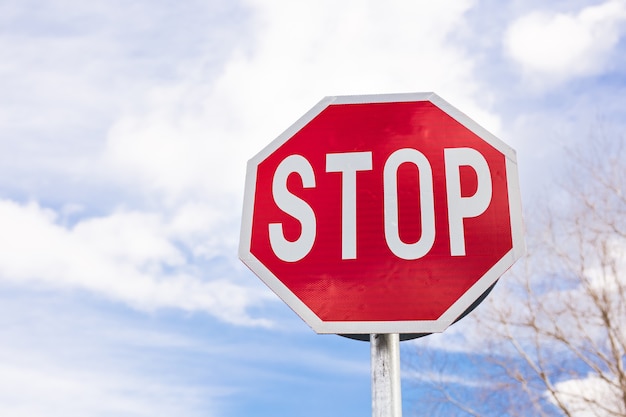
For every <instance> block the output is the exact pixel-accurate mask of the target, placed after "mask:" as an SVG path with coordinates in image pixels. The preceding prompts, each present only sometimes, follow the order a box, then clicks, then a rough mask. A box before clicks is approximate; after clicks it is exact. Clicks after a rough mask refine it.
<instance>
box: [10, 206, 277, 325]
mask: <svg viewBox="0 0 626 417" xmlns="http://www.w3.org/2000/svg"><path fill="white" fill-rule="evenodd" d="M192 211H193V210H192ZM57 217H58V216H57V214H56V213H55V212H54V211H52V210H50V209H45V208H42V207H40V206H39V205H37V204H34V203H31V204H28V205H25V206H22V205H18V204H16V203H14V202H11V201H0V230H2V234H0V253H2V254H3V256H2V257H1V258H0V279H3V280H10V281H13V282H21V283H30V284H32V283H37V284H45V285H46V286H48V287H60V288H67V287H69V288H79V289H84V290H89V291H92V292H95V293H98V294H101V295H104V296H106V297H108V298H111V299H113V300H117V301H122V302H125V303H128V304H130V305H132V306H134V307H136V308H141V309H148V310H151V309H155V308H179V309H183V310H188V311H205V312H208V313H210V314H212V315H214V316H216V317H218V318H220V319H221V320H224V321H226V322H229V323H234V324H241V325H261V326H268V325H269V324H270V323H269V321H267V320H265V319H260V318H252V317H250V316H249V315H248V313H247V309H248V308H249V307H252V306H256V305H259V304H261V303H263V302H265V301H267V300H268V298H269V294H268V293H267V292H265V291H262V290H259V289H255V288H253V287H248V286H246V285H242V284H238V283H237V282H235V281H234V280H233V279H232V278H231V277H220V276H217V277H212V276H207V274H206V273H203V272H202V271H201V270H200V269H199V267H198V266H195V265H193V264H192V261H199V260H202V258H205V259H206V260H210V259H211V257H212V256H217V255H219V253H220V252H216V251H215V249H214V248H213V249H211V248H209V247H207V246H206V245H204V243H203V242H202V241H199V240H198V239H197V237H196V240H195V241H194V240H190V241H189V243H188V244H189V250H190V251H191V252H197V253H198V254H199V257H200V259H198V258H195V259H192V260H189V261H188V260H187V259H186V258H185V254H184V252H183V250H182V249H181V248H179V247H178V246H177V245H176V244H175V242H177V239H181V238H184V237H185V232H186V231H185V225H186V224H187V225H188V224H189V222H190V221H193V219H191V220H189V219H186V218H187V217H188V215H187V212H186V211H181V212H180V213H177V214H176V215H175V216H174V220H173V221H171V220H168V219H167V218H165V215H161V214H154V213H144V212H137V211H118V212H115V213H112V214H110V215H108V216H105V217H97V218H87V219H84V220H81V221H79V222H78V223H77V224H75V225H74V226H73V227H71V228H66V227H64V226H62V225H60V224H59V223H58V222H57V220H56V219H57ZM207 217H210V213H207ZM196 225H197V226H198V227H201V226H202V224H196ZM205 226H207V228H205V229H203V230H200V229H197V230H196V232H197V233H204V234H205V235H206V236H211V234H214V233H219V230H218V229H215V228H212V227H211V226H212V225H211V224H208V225H207V224H205ZM187 233H188V232H187ZM178 242H180V244H181V245H183V246H184V245H185V243H186V242H185V241H183V240H179V241H178ZM194 242H195V244H194ZM197 245H200V246H197ZM203 245H204V246H203ZM221 250H228V249H226V248H221ZM231 251H232V252H233V253H234V248H231Z"/></svg>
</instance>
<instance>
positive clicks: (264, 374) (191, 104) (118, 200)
mask: <svg viewBox="0 0 626 417" xmlns="http://www.w3.org/2000/svg"><path fill="white" fill-rule="evenodd" d="M421 91H434V92H436V93H437V94H438V95H440V96H442V97H443V98H444V99H445V100H447V101H449V102H450V103H452V104H453V105H455V106H456V107H458V108H459V109H461V110H462V111H464V112H465V113H467V114H468V115H469V116H470V117H472V118H473V119H474V120H476V121H477V122H478V123H480V124H482V125H483V126H484V127H486V128H487V129H488V130H490V131H491V132H493V133H494V134H496V135H497V136H499V137H500V138H501V139H503V140H504V141H505V142H507V143H508V144H509V145H511V146H512V147H513V148H515V149H516V150H517V153H518V163H519V170H520V181H521V186H522V192H523V203H524V205H525V206H527V207H532V204H533V200H534V199H537V198H540V197H539V196H544V197H545V191H544V188H545V187H546V184H549V183H550V182H551V181H553V177H554V176H556V175H558V166H559V165H560V163H561V162H563V159H564V156H563V147H564V146H571V145H572V144H576V143H585V141H587V140H588V139H589V137H590V132H592V131H593V130H594V129H597V128H598V127H602V128H603V129H605V130H609V131H620V130H622V131H623V129H624V120H626V117H625V116H626V110H625V109H624V105H623V104H624V99H623V97H624V96H625V94H626V1H624V0H604V1H603V0H600V1H592V0H574V1H572V0H568V1H561V0H557V1H552V2H549V3H546V2H543V1H538V0H529V1H524V2H522V1H515V0H511V1H495V0H482V1H479V0H474V1H472V0H459V1H454V2H433V1H400V0H398V1H395V0H394V1H387V2H380V1H357V0H346V1H341V2H339V1H330V0H321V1H319V0H317V1H299V2H295V1H292V2H288V1H279V0H236V1H232V0H228V1H227V0H205V1H200V0H187V1H179V2H173V1H167V0H157V1H147V0H137V1H130V2H129V1H120V0H93V1H88V2H84V1H76V0H0V414H1V415H7V416H12V417H35V416H44V415H45V416H47V417H57V416H59V417H61V416H63V417H74V416H81V417H85V416H89V417H90V416H111V415H115V416H133V417H134V416H151V417H155V416H178V415H185V416H190V417H193V416H206V417H219V416H229V417H233V416H248V415H252V414H254V415H258V416H276V415H285V416H293V415H298V416H314V415H315V416H317V415H341V416H353V415H354V416H356V415H368V413H370V402H369V401H370V379H369V346H368V344H367V343H362V342H357V341H352V340H348V339H344V338H341V337H339V336H334V335H327V336H318V335H315V334H314V333H313V332H312V331H311V330H310V329H309V328H308V327H307V326H306V325H305V324H304V323H303V322H301V320H300V319H299V318H298V317H297V316H296V315H295V314H294V313H293V312H292V311H291V310H289V308H288V307H286V306H284V305H283V304H282V303H281V302H280V301H279V299H278V298H277V297H276V296H275V295H274V294H273V293H271V292H270V291H269V290H268V289H267V288H266V287H265V286H264V285H263V284H262V283H261V282H260V280H259V279H257V278H256V277H255V276H254V275H253V274H252V273H251V272H249V271H248V270H247V268H245V266H243V265H242V264H241V262H240V261H239V260H238V259H237V254H236V253H237V245H238V238H239V223H240V215H241V204H242V197H243V183H244V175H245V163H246V161H247V160H248V159H249V158H250V157H252V156H253V155H254V154H255V153H256V152H258V151H259V150H260V149H262V148H263V147H264V146H265V145H266V144H268V143H269V142H270V141H272V140H273V139H274V138H275V137H276V136H278V135H279V134H280V133H281V132H282V131H283V130H284V129H286V128H287V127H289V126H290V125H291V124H292V123H293V122H294V121H295V120H296V119H297V118H298V117H300V116H301V115H302V114H304V113H305V112H306V111H307V110H308V109H309V108H311V107H312V106H313V105H315V104H316V103H317V102H318V101H319V100H320V99H321V98H322V97H324V96H328V95H342V94H374V93H396V92H421ZM544 197H541V198H544ZM494 295H495V296H497V291H496V292H494ZM468 321H469V320H468ZM469 329H471V327H468V325H465V324H464V322H460V323H458V324H457V325H455V326H454V327H453V328H451V329H450V335H446V334H444V335H443V337H439V336H436V337H435V336H433V340H435V341H437V340H439V342H435V343H434V344H435V345H436V346H438V349H441V351H442V352H443V351H450V355H457V354H458V351H459V348H458V344H459V343H460V344H464V343H465V342H466V341H467V339H471V334H470V333H471V332H470V330H469ZM406 343H407V344H403V354H405V353H407V352H408V351H409V350H410V349H411V348H413V345H410V347H407V346H409V345H408V343H410V342H406ZM455 344H456V346H454V345H455ZM474 353H475V352H474ZM468 375H469V376H468ZM422 377H423V376H422ZM456 377H457V378H460V377H459V376H456ZM408 378H409V376H408V373H407V374H406V379H408ZM463 378H466V379H465V380H464V381H463V382H464V383H465V384H466V385H467V386H471V385H472V384H473V383H474V382H475V381H472V380H471V370H470V372H468V374H467V375H465V376H463ZM418 379H419V378H418ZM419 389H420V388H419V384H410V383H409V381H405V382H404V390H405V394H404V397H405V410H407V411H405V413H406V414H409V413H410V412H411V411H410V410H412V409H414V408H415V404H412V403H410V401H411V398H415V397H416V395H415V392H414V391H410V390H419ZM417 397H419V393H418V394H417Z"/></svg>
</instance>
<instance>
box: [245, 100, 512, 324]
mask: <svg viewBox="0 0 626 417" xmlns="http://www.w3.org/2000/svg"><path fill="white" fill-rule="evenodd" d="M523 251H524V243H523V236H522V220H521V204H520V195H519V183H518V177H517V162H516V155H515V151H514V150H513V149H511V148H510V147H509V146H508V145H506V144H505V143H504V142H502V141H501V140H499V139H498V138H496V137H495V136H494V135H492V134H491V133H489V132H488V131H486V130H485V129H484V128H482V127H480V126H479V125H478V124H476V123H475V122H474V121H472V120H471V119H470V118H468V117H467V116H466V115H465V114H463V113H461V112H460V111H459V110H457V109H456V108H454V107H453V106H451V105H450V104H448V103H447V102H446V101H444V100H443V99H441V98H440V97H438V96H437V95H435V94H433V93H415V94H391V95H374V96H337V97H326V98H324V99H323V100H322V101H320V102H319V103H318V104H317V105H316V106H315V107H313V108H312V109H311V110H310V111H309V112H308V113H306V114H305V115H304V116H303V117H302V118H300V119H299V120H298V121H297V122H296V123H294V124H293V125H292V126H291V127H290V128H288V129H287V130H286V131H285V132H284V133H283V134H281V135H280V136H279V137H278V138H277V139H275V140H274V141H273V142H271V143H270V144H269V145H268V146H267V147H266V148H265V149H263V150H262V151H261V152H259V153H258V154H257V155H256V156H254V157H253V158H252V159H251V160H250V161H249V162H248V167H247V176H246V186H245V195H244V208H243V218H242V227H241V239H240V247H239V256H240V258H241V259H242V261H243V262H244V263H245V264H246V265H247V266H248V267H249V268H250V269H251V270H252V271H253V272H254V273H256V274H257V275H258V276H259V277H260V278H261V279H262V280H263V281H264V282H265V283H266V284H267V285H268V286H269V287H270V288H271V289H272V290H273V291H274V292H275V293H276V294H277V295H278V296H279V297H280V298H282V299H283V300H284V301H285V302H286V303H287V304H288V305H289V306H290V307H291V308H292V309H293V310H294V311H295V312H296V313H297V314H298V315H299V316H300V317H302V319H304V321H305V322H307V323H308V324H309V325H310V326H311V327H312V328H313V330H315V331H316V332H318V333H352V334H366V333H429V332H441V331H443V330H444V329H445V328H446V327H448V326H449V325H450V324H451V323H453V322H454V321H455V320H456V319H457V318H458V317H459V316H460V315H461V314H463V312H465V311H466V310H467V308H468V307H469V306H471V305H472V303H474V301H476V300H477V299H478V298H479V297H480V296H481V295H482V294H483V293H485V292H486V291H487V290H488V289H489V288H490V287H491V286H492V285H493V284H494V283H495V281H496V280H497V279H498V278H499V277H500V276H501V275H502V274H503V273H504V272H505V271H506V270H507V269H508V268H509V267H510V266H511V265H513V263H514V262H515V261H516V260H517V259H518V258H519V257H520V256H521V255H522V253H523Z"/></svg>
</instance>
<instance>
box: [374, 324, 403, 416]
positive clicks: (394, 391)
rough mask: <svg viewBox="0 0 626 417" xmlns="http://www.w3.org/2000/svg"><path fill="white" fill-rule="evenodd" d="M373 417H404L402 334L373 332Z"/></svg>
mask: <svg viewBox="0 0 626 417" xmlns="http://www.w3.org/2000/svg"><path fill="white" fill-rule="evenodd" d="M370 345H371V354H372V417H402V396H401V389H400V335H398V334H397V333H392V334H371V335H370Z"/></svg>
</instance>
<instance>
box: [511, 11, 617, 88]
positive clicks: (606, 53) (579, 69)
mask: <svg viewBox="0 0 626 417" xmlns="http://www.w3.org/2000/svg"><path fill="white" fill-rule="evenodd" d="M625 20H626V3H624V1H622V0H608V1H606V2H604V3H602V4H599V5H594V6H588V7H586V8H584V9H582V10H580V11H579V12H578V13H550V12H546V11H535V12H531V13H529V14H527V15H525V16H522V17H520V18H518V19H516V20H515V21H514V22H513V23H512V24H511V25H510V26H509V28H508V30H507V32H506V34H505V38H504V46H505V49H506V52H507V53H508V55H509V56H510V58H511V59H513V61H515V62H516V63H517V64H519V65H521V67H522V69H523V71H524V72H525V73H526V75H528V76H529V77H530V78H531V79H532V80H533V81H534V82H540V81H541V82H540V83H541V84H544V83H546V82H561V81H567V80H570V79H572V78H576V77H580V76H588V75H595V74H599V73H601V72H603V71H604V70H605V69H606V68H607V66H608V65H610V62H609V57H610V56H611V52H612V51H613V49H614V47H615V46H616V45H617V43H618V41H619V39H620V37H621V36H622V35H623V33H624V25H623V23H624V21H625Z"/></svg>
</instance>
